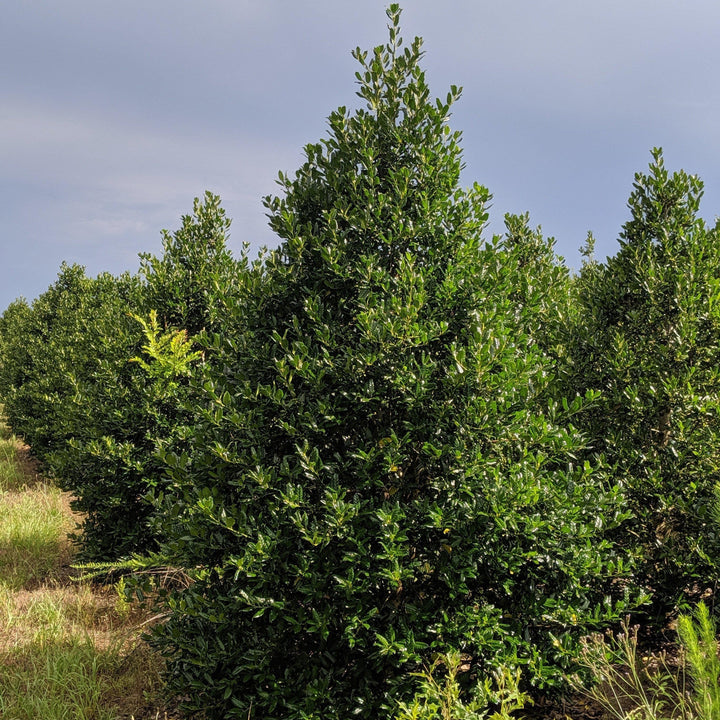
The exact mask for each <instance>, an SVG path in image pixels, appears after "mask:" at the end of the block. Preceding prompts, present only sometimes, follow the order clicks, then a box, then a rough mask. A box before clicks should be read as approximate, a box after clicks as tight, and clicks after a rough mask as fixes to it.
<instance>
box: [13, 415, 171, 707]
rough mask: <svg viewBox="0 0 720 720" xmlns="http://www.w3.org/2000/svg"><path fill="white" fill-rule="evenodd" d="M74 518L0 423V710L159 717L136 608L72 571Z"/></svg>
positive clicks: (153, 661) (154, 668)
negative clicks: (74, 578) (78, 578)
mask: <svg viewBox="0 0 720 720" xmlns="http://www.w3.org/2000/svg"><path fill="white" fill-rule="evenodd" d="M75 525H76V517H74V516H73V513H72V511H71V509H70V504H69V498H68V496H67V495H66V494H64V493H62V492H60V491H59V490H58V489H57V488H56V487H54V486H53V485H52V484H50V483H47V482H45V481H44V480H43V478H42V477H40V476H39V475H38V473H37V469H36V467H35V465H34V463H33V462H32V460H31V458H30V457H29V454H28V452H27V448H26V447H24V446H23V445H22V443H20V442H19V441H18V440H16V439H15V438H13V437H12V436H10V435H9V434H8V433H7V430H6V429H5V428H2V427H0V717H2V718H3V719H7V720H37V719H38V718H43V720H55V719H57V720H61V719H62V720H65V719H67V718H73V719H75V718H77V719H78V720H130V718H135V720H150V719H152V720H164V719H165V718H168V715H167V713H166V712H165V710H164V709H163V708H162V706H161V703H160V701H159V700H158V695H159V690H160V680H159V671H160V661H159V659H158V658H157V657H156V656H155V655H154V654H153V653H152V652H151V651H150V649H149V648H148V647H147V646H146V645H145V643H143V641H142V640H141V637H140V636H141V630H140V626H141V625H142V622H143V621H144V620H145V619H146V618H145V616H144V615H143V614H142V611H141V610H138V609H135V608H131V607H128V606H127V604H126V603H124V602H123V600H122V599H121V598H120V596H119V595H118V592H117V591H116V589H115V588H114V587H113V586H102V585H97V584H90V583H77V582H73V581H72V579H71V577H70V575H71V571H70V563H71V560H72V552H73V549H72V546H71V544H70V543H69V541H68V540H67V532H68V531H70V530H73V529H74V528H75ZM168 720H169V718H168Z"/></svg>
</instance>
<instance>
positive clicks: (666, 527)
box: [573, 150, 720, 612]
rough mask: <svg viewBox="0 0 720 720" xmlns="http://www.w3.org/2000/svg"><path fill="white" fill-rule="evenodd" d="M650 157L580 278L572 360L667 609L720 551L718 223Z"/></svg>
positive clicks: (712, 572)
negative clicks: (719, 488)
mask: <svg viewBox="0 0 720 720" xmlns="http://www.w3.org/2000/svg"><path fill="white" fill-rule="evenodd" d="M653 158H654V159H653V163H652V164H651V166H650V171H649V173H646V174H643V173H638V174H637V175H636V177H635V185H634V190H633V193H632V195H631V196H630V200H629V207H630V210H631V213H632V217H631V219H630V220H629V221H628V222H627V223H626V224H625V225H624V226H623V232H622V234H621V236H620V250H619V252H618V253H617V254H616V255H615V256H614V257H612V258H608V260H607V262H606V263H597V262H594V261H593V262H589V263H586V265H585V266H584V268H583V271H582V273H581V276H580V278H579V300H580V304H581V314H580V315H579V321H580V322H579V324H578V326H577V327H576V328H575V330H576V339H575V346H574V351H573V362H574V382H575V386H576V387H577V388H578V389H579V391H580V392H584V391H585V390H586V389H588V388H594V389H599V390H601V391H602V399H601V401H600V402H599V403H598V404H597V405H596V407H595V408H594V410H593V411H592V413H590V414H589V415H587V416H586V418H585V420H586V424H585V425H584V427H585V429H586V431H587V432H588V434H589V436H590V437H591V439H592V445H593V447H594V449H595V452H602V453H604V454H605V456H606V457H607V459H608V461H609V462H610V463H611V464H613V465H614V466H615V477H616V482H617V484H618V485H622V486H626V487H627V488H628V491H629V493H628V499H629V502H630V509H631V510H632V512H633V516H634V517H633V520H632V521H631V522H629V523H628V524H627V525H626V527H625V531H624V534H623V538H624V543H625V545H626V547H627V548H628V552H630V553H635V552H637V553H638V554H639V556H640V560H641V564H640V567H639V571H638V573H639V578H640V580H641V581H642V582H643V583H644V584H645V585H646V586H647V587H648V588H649V589H651V590H653V591H654V592H655V601H656V606H657V610H658V612H667V611H669V610H671V609H672V608H673V607H674V606H675V604H676V603H677V601H678V599H679V597H680V596H681V595H682V594H683V592H687V591H689V590H690V591H691V590H693V589H696V588H694V586H695V585H696V584H698V583H701V584H702V587H704V586H705V583H706V582H707V579H708V578H711V577H716V576H717V561H716V559H717V558H718V557H720V556H719V555H718V549H719V548H718V531H717V526H716V525H715V524H714V523H713V522H712V507H713V493H714V487H715V484H716V483H717V482H718V479H720V474H719V473H720V464H719V463H718V457H720V455H719V453H720V425H718V423H717V414H718V410H719V409H720V395H719V393H718V388H720V242H718V241H719V239H720V238H719V232H720V224H717V223H716V224H715V226H713V227H707V226H706V224H705V223H704V222H703V221H702V220H701V219H700V218H699V217H698V216H697V213H698V209H699V204H700V198H701V196H702V192H703V185H702V182H701V181H700V180H699V179H698V178H697V177H694V176H689V175H687V174H686V173H685V172H682V171H681V172H676V173H673V174H669V173H668V171H667V170H666V169H665V167H664V164H663V159H662V154H661V152H660V151H659V150H655V151H654V153H653Z"/></svg>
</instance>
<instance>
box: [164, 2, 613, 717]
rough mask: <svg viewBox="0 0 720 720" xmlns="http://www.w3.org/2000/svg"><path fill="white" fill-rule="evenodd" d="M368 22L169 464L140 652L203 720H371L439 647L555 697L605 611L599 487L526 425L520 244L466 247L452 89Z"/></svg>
mask: <svg viewBox="0 0 720 720" xmlns="http://www.w3.org/2000/svg"><path fill="white" fill-rule="evenodd" d="M388 15H389V17H390V21H391V22H390V26H389V32H390V39H389V42H388V44H387V45H385V46H380V47H378V48H376V49H375V51H374V52H373V53H370V54H368V53H365V52H362V51H360V50H359V49H358V50H356V51H355V53H354V56H355V57H356V59H357V60H358V61H359V63H360V65H361V70H360V71H359V72H358V73H357V79H358V82H359V91H358V95H359V96H360V98H361V99H362V101H363V103H364V106H363V107H362V108H361V109H359V110H357V111H355V112H348V111H347V110H346V109H345V108H340V109H339V110H337V111H336V112H334V113H332V114H331V115H330V118H329V127H330V132H329V136H328V137H327V138H326V139H325V140H323V141H322V142H320V143H318V144H311V145H308V146H307V147H306V148H305V153H306V162H305V164H304V165H303V166H302V167H301V168H300V169H299V171H298V172H297V174H296V176H295V177H294V178H289V177H287V176H284V175H281V178H280V185H281V187H282V190H283V195H282V196H281V197H269V198H267V199H266V206H267V208H268V210H269V213H270V224H271V226H272V228H273V229H274V230H275V231H276V233H277V234H278V235H279V237H280V238H281V239H282V245H281V246H280V248H279V250H277V251H276V252H274V253H272V254H271V255H270V256H269V257H268V258H267V260H266V262H265V264H264V265H262V266H261V265H255V266H254V267H253V268H251V269H250V271H249V272H248V273H246V274H245V275H244V277H243V279H242V283H241V287H240V288H239V289H238V292H237V295H236V298H235V301H234V303H235V309H234V312H233V317H232V318H230V321H231V323H232V327H233V328H234V330H233V332H232V333H223V334H218V335H216V336H215V343H214V346H213V352H216V353H217V357H218V362H216V363H214V364H213V365H212V366H210V365H208V366H206V367H205V370H206V371H205V373H204V377H203V378H202V393H203V396H204V401H203V404H204V407H205V411H204V417H203V419H202V421H201V422H199V423H198V424H197V425H196V426H195V428H194V437H190V438H188V443H189V446H188V450H187V452H186V453H168V454H167V455H166V462H167V464H168V468H169V473H170V479H169V481H168V483H167V486H166V494H165V497H164V500H165V511H164V516H163V517H164V518H165V519H164V525H165V528H166V531H167V543H166V546H165V552H166V553H167V555H168V560H169V561H170V562H172V563H173V564H175V565H179V566H181V567H184V568H186V569H187V571H188V572H189V573H190V575H191V576H192V578H193V583H192V584H191V585H190V586H189V587H187V588H182V589H178V590H176V591H175V592H174V593H172V594H171V595H170V597H169V598H168V607H167V608H166V609H167V610H168V612H169V617H168V619H167V621H166V623H164V624H163V625H161V626H159V627H158V628H156V630H155V640H156V642H157V643H158V645H159V646H160V647H161V648H162V649H163V652H164V653H165V655H166V656H167V659H168V676H167V678H168V681H169V688H170V689H171V690H172V691H175V692H177V693H178V694H179V695H180V696H181V697H182V698H184V703H185V705H186V707H187V708H188V709H190V710H196V711H199V712H203V713H205V714H206V716H207V717H210V718H235V717H236V718H243V720H245V719H246V718H248V717H256V718H270V717H277V718H280V717H282V718H293V719H300V718H306V719H307V718H323V719H324V720H327V719H332V718H338V719H339V718H343V719H344V718H348V717H352V716H357V717H364V718H377V717H382V716H389V715H391V714H392V712H393V707H395V703H396V702H397V701H399V700H401V699H405V700H407V699H408V697H411V696H412V694H413V692H414V688H415V687H416V681H417V679H416V677H415V676H414V675H413V672H415V671H417V670H419V669H421V668H422V666H423V664H424V663H425V662H429V661H430V659H431V658H433V657H435V655H436V654H437V653H440V654H442V653H445V652H449V651H457V652H460V653H462V657H463V658H466V659H467V667H468V668H469V669H470V672H468V673H465V674H464V680H463V685H464V686H465V688H466V692H467V693H468V694H470V695H471V694H472V693H473V692H474V691H475V690H476V689H477V687H475V686H474V683H475V682H477V680H478V679H483V678H485V677H487V674H488V673H490V671H491V670H493V669H494V668H497V667H498V666H501V665H513V666H515V665H522V666H524V668H525V672H526V675H527V677H528V679H529V681H532V682H534V683H536V684H542V683H549V682H553V681H554V680H556V679H557V667H558V665H557V663H558V662H561V661H562V660H561V658H562V657H564V656H563V648H567V645H566V642H567V641H569V638H570V636H571V635H572V632H573V629H574V628H578V627H579V624H580V623H583V622H584V621H585V620H587V619H588V618H589V617H592V618H594V619H595V621H599V620H600V619H601V618H602V617H603V616H604V615H605V614H606V613H609V612H611V608H610V607H608V606H606V605H603V598H604V596H605V595H604V591H605V588H604V587H602V584H603V583H604V582H605V581H606V579H607V578H608V577H609V575H611V574H612V572H613V566H612V565H611V564H610V563H611V560H612V549H611V548H610V546H609V545H608V544H607V543H606V542H605V541H604V540H603V537H602V533H603V532H604V530H605V527H608V526H612V525H613V524H615V523H616V522H617V521H618V519H619V518H620V517H621V512H620V510H619V503H618V498H617V497H616V494H615V493H614V492H613V491H611V492H608V491H606V490H605V489H603V478H602V476H601V475H596V474H594V473H593V472H592V471H591V469H590V467H589V466H585V467H584V468H583V467H582V466H580V467H578V466H576V465H575V464H574V461H573V457H574V455H573V453H576V452H577V451H578V450H579V448H581V447H582V443H583V441H582V438H581V437H580V436H579V435H578V434H577V433H576V432H575V431H574V430H573V428H572V427H571V426H569V425H567V423H566V418H565V411H564V410H563V409H562V406H561V405H560V404H557V405H552V406H551V407H550V408H549V409H548V408H547V406H546V412H545V413H544V414H543V413H540V412H539V410H538V405H539V403H538V397H539V396H542V394H543V393H544V390H545V388H546V386H547V383H548V382H549V378H551V375H552V364H551V362H550V361H549V359H548V358H547V356H546V354H545V353H544V352H543V350H542V348H541V347H540V345H539V344H538V343H536V342H532V341H531V339H530V336H529V335H528V332H527V328H528V327H529V325H530V321H529V319H528V318H529V314H532V313H535V314H536V316H537V315H538V314H539V313H538V309H537V303H538V302H539V297H540V294H539V293H530V294H529V295H528V296H527V298H525V300H526V302H523V303H518V302H517V297H516V291H517V288H518V284H519V280H520V277H519V275H518V274H514V273H517V272H519V268H520V267H521V266H522V263H520V262H519V260H518V256H517V254H516V252H515V251H514V250H506V251H502V250H501V249H500V248H498V247H497V245H496V244H487V245H486V244H483V242H482V241H481V232H482V229H483V226H484V223H485V221H486V218H487V214H486V210H485V204H486V201H487V200H488V197H489V196H488V192H487V190H486V189H485V188H483V187H481V186H479V185H474V186H473V187H472V188H471V189H470V190H462V189H460V188H459V186H458V183H459V176H460V171H461V166H462V163H461V150H460V146H459V139H460V137H459V133H457V132H453V131H451V130H450V129H449V127H448V124H447V121H448V117H449V114H450V108H451V105H452V103H453V102H454V101H455V99H456V98H457V96H458V94H459V91H458V89H457V88H452V89H451V91H450V93H449V94H448V95H447V98H446V99H445V100H437V101H432V100H431V99H430V95H429V90H428V87H427V84H426V82H425V77H424V74H423V72H422V70H421V68H420V60H421V57H422V52H421V41H420V40H419V39H416V40H415V41H414V42H413V43H412V44H411V45H410V47H408V48H407V49H405V50H403V49H401V38H400V34H399V16H400V10H399V8H398V6H397V5H392V6H391V7H390V9H389V11H388ZM513 268H514V270H513ZM579 405H580V401H576V402H575V403H574V405H573V406H572V407H570V408H569V409H568V411H569V412H572V411H573V410H577V409H578V407H579Z"/></svg>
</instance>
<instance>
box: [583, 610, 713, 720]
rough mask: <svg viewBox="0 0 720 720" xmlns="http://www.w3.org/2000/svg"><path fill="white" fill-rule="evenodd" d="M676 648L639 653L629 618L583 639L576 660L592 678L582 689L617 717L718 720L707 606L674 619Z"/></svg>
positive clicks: (626, 719) (619, 719) (635, 629)
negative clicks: (619, 625) (675, 652)
mask: <svg viewBox="0 0 720 720" xmlns="http://www.w3.org/2000/svg"><path fill="white" fill-rule="evenodd" d="M678 636H679V640H680V649H679V653H678V655H677V657H671V656H669V655H668V654H667V653H666V652H662V653H659V654H654V653H647V654H646V653H643V652H642V651H641V650H640V648H639V647H638V627H637V626H630V622H629V619H626V620H625V622H624V623H623V625H622V628H621V631H620V632H619V633H617V634H615V635H613V634H611V633H608V634H607V635H606V636H605V637H603V636H602V635H599V634H596V635H593V636H591V637H590V638H588V639H587V640H586V642H585V643H584V646H583V652H582V656H581V662H582V664H583V665H584V666H585V668H586V669H587V670H589V671H590V673H591V675H592V676H593V677H594V679H595V681H596V682H597V684H596V685H594V686H593V687H592V688H591V689H589V690H587V689H584V688H583V686H582V685H580V684H579V683H578V686H577V687H578V689H581V690H583V691H584V692H586V693H587V694H588V695H589V696H590V697H591V698H592V699H593V700H595V701H596V702H598V703H599V704H600V705H601V706H602V707H603V708H604V709H605V711H606V712H607V713H608V717H611V718H616V719H617V720H720V685H719V684H718V683H719V681H720V656H719V655H718V644H717V639H716V626H715V623H714V622H713V620H712V619H711V617H710V613H709V611H708V609H707V606H706V605H705V604H704V603H702V602H701V603H699V604H698V606H697V608H696V610H695V612H694V614H693V615H681V616H680V618H679V619H678Z"/></svg>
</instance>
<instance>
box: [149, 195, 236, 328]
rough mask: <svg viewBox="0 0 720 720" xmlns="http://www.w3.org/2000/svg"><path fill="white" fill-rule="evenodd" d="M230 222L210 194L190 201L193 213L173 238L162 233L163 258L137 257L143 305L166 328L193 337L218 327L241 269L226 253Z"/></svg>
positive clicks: (229, 254) (183, 221) (218, 202)
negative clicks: (150, 309) (139, 263)
mask: <svg viewBox="0 0 720 720" xmlns="http://www.w3.org/2000/svg"><path fill="white" fill-rule="evenodd" d="M229 228H230V220H229V219H228V218H226V217H225V210H224V209H223V208H222V207H221V206H220V198H219V197H218V196H217V195H213V194H212V193H210V192H206V193H205V197H204V199H203V200H200V199H199V198H196V199H195V203H194V205H193V214H192V215H185V216H183V218H182V226H181V228H180V229H179V230H177V231H176V232H175V233H173V234H170V233H169V232H168V231H167V230H164V231H163V254H162V256H161V257H159V258H158V257H155V256H153V255H149V254H143V255H141V259H142V265H141V268H140V273H141V275H142V276H143V277H144V278H145V280H146V282H147V288H146V301H145V305H146V307H148V308H152V309H153V310H155V311H156V312H157V314H158V318H159V319H160V322H161V323H162V324H163V325H164V326H165V327H176V328H182V329H183V330H185V331H187V332H188V333H190V335H197V334H198V333H199V332H200V331H201V330H207V331H208V332H212V331H216V330H218V329H220V328H221V327H222V324H223V318H224V317H225V314H226V308H227V305H228V304H231V303H232V299H233V296H234V294H235V286H236V282H237V279H238V273H239V272H240V271H241V267H240V265H239V264H238V263H236V262H235V260H234V259H233V257H232V255H231V253H230V251H229V250H228V249H227V244H226V243H227V238H228V231H229Z"/></svg>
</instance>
